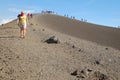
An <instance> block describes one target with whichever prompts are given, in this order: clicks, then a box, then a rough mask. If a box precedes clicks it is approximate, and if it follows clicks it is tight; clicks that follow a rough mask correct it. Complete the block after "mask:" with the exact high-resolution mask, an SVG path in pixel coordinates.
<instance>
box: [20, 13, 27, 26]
mask: <svg viewBox="0 0 120 80" xmlns="http://www.w3.org/2000/svg"><path fill="white" fill-rule="evenodd" d="M19 23H20V24H26V23H27V17H26V15H23V16H20V17H19Z"/></svg>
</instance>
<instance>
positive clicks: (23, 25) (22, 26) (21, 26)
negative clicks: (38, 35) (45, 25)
mask: <svg viewBox="0 0 120 80" xmlns="http://www.w3.org/2000/svg"><path fill="white" fill-rule="evenodd" d="M18 26H19V27H20V28H26V27H27V25H26V24H18Z"/></svg>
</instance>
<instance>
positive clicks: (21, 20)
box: [17, 11, 28, 38]
mask: <svg viewBox="0 0 120 80" xmlns="http://www.w3.org/2000/svg"><path fill="white" fill-rule="evenodd" d="M17 17H18V20H17V24H18V26H19V27H20V37H21V38H25V35H26V27H27V21H28V20H27V16H26V15H25V12H24V11H21V13H20V14H18V16H17Z"/></svg>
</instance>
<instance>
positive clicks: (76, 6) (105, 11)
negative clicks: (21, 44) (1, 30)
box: [0, 0, 120, 27]
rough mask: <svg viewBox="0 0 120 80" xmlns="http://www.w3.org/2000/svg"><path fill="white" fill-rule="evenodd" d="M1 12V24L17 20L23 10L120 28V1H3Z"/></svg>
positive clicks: (0, 5) (0, 6)
mask: <svg viewBox="0 0 120 80" xmlns="http://www.w3.org/2000/svg"><path fill="white" fill-rule="evenodd" d="M0 10H1V11H0V23H1V22H5V21H9V20H10V19H13V18H16V16H17V14H18V13H20V11H21V10H25V11H27V12H32V13H40V12H41V10H52V11H54V12H56V13H58V14H59V15H64V14H68V15H69V16H75V17H76V19H78V20H80V19H81V18H84V19H87V21H88V22H91V23H94V24H100V25H106V26H113V27H117V26H120V0H1V1H0Z"/></svg>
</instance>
